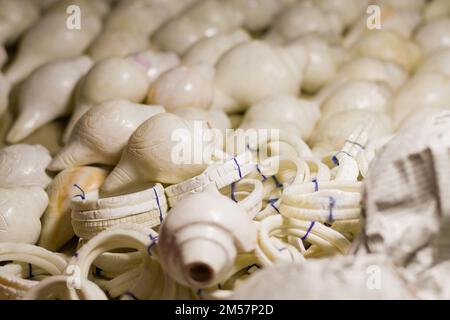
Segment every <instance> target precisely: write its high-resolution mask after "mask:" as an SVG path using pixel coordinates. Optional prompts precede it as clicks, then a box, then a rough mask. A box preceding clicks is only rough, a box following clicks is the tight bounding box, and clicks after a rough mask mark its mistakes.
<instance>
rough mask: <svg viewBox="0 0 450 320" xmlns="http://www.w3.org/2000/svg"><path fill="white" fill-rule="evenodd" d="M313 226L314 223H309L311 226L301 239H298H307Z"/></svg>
mask: <svg viewBox="0 0 450 320" xmlns="http://www.w3.org/2000/svg"><path fill="white" fill-rule="evenodd" d="M315 224H316V222H315V221H311V224H310V225H309V228H308V230H307V231H306V234H305V235H304V236H303V237H301V238H300V239H302V241H305V240H306V238H307V237H308V235H309V233H310V232H311V230H312V228H313V227H314V225H315Z"/></svg>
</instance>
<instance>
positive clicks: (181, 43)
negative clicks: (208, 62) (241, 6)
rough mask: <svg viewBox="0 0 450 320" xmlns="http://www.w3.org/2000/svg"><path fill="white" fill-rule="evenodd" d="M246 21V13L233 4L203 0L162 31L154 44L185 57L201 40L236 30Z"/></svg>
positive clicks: (162, 28)
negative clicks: (243, 13)
mask: <svg viewBox="0 0 450 320" xmlns="http://www.w3.org/2000/svg"><path fill="white" fill-rule="evenodd" d="M242 22H243V15H242V13H241V12H240V11H239V10H237V9H236V8H235V7H234V6H232V5H231V4H230V3H228V2H226V1H220V0H200V1H197V2H196V3H195V4H194V5H192V6H191V7H190V8H188V9H187V10H186V11H184V12H183V13H181V14H180V15H179V16H176V17H175V18H173V19H171V20H169V21H168V22H167V23H166V24H164V25H163V26H162V27H161V28H159V29H158V30H157V31H156V32H155V34H154V36H153V42H154V44H155V45H156V46H157V47H158V48H159V49H161V50H162V51H173V52H175V53H177V54H180V55H181V54H184V53H185V52H186V51H187V50H188V49H189V48H190V47H191V46H192V45H193V44H194V43H196V42H197V41H199V40H200V39H202V38H207V37H212V36H214V35H216V34H218V33H223V32H228V31H231V30H234V29H236V28H238V27H239V26H240V25H241V24H242Z"/></svg>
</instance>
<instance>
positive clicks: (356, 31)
mask: <svg viewBox="0 0 450 320" xmlns="http://www.w3.org/2000/svg"><path fill="white" fill-rule="evenodd" d="M380 10H381V12H380V19H381V21H383V22H382V24H383V30H389V31H393V32H395V33H397V34H398V35H400V36H402V37H403V38H406V39H409V38H411V35H412V33H413V32H414V31H415V29H416V27H417V26H418V25H419V24H420V22H421V13H420V12H418V11H413V10H402V9H396V8H394V7H391V6H389V5H384V6H381V7H380ZM367 21H368V20H367V15H361V17H360V19H359V21H358V22H357V23H356V24H354V25H353V26H352V28H351V29H350V30H349V32H348V33H347V34H346V36H345V39H344V40H343V46H344V47H347V48H348V47H351V46H353V45H354V44H355V43H356V42H357V41H358V40H359V39H360V38H361V37H362V36H363V35H364V34H366V33H367V32H368V31H369V30H370V29H369V28H368V24H367Z"/></svg>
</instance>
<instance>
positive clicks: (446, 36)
mask: <svg viewBox="0 0 450 320" xmlns="http://www.w3.org/2000/svg"><path fill="white" fill-rule="evenodd" d="M414 39H415V40H416V42H417V43H419V44H420V46H421V47H422V50H423V51H424V53H425V54H426V55H429V54H430V53H433V52H436V51H437V50H439V49H443V48H448V47H450V18H444V19H437V20H434V21H431V22H429V23H427V24H425V25H423V26H422V27H421V28H420V29H419V30H417V33H416V35H415V37H414Z"/></svg>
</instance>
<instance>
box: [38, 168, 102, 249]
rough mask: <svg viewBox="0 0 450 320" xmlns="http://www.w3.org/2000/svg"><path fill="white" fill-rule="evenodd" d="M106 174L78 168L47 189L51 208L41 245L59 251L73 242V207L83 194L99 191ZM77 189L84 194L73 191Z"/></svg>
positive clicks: (48, 212)
mask: <svg viewBox="0 0 450 320" xmlns="http://www.w3.org/2000/svg"><path fill="white" fill-rule="evenodd" d="M107 173H108V172H107V171H106V170H104V169H100V168H95V167H76V168H69V169H66V170H64V171H61V172H60V173H59V174H58V175H57V176H56V177H55V178H54V179H53V181H52V183H51V184H50V185H49V187H48V189H47V194H48V197H49V204H48V208H47V210H46V211H45V213H44V215H43V216H42V219H41V221H42V231H41V236H40V237H39V242H38V245H39V246H40V247H44V248H46V249H48V250H52V251H57V250H59V249H60V248H61V247H62V246H63V245H64V244H65V243H66V242H68V241H69V240H70V239H72V238H73V236H74V235H75V234H74V232H73V228H72V224H71V218H70V211H71V210H70V204H71V201H72V198H73V197H76V196H79V195H80V193H81V190H82V191H83V192H86V193H87V192H90V191H92V190H96V189H98V188H99V187H100V186H101V184H102V183H103V181H104V180H105V178H106V175H107ZM74 185H77V186H78V187H79V188H81V190H79V189H77V188H76V187H74Z"/></svg>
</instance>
